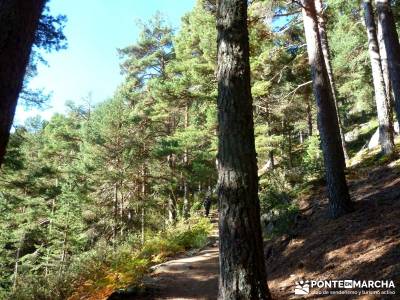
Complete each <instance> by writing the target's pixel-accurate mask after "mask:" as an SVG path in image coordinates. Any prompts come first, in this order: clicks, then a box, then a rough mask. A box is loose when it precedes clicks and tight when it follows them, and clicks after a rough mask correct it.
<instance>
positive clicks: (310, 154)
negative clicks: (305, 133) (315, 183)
mask: <svg viewBox="0 0 400 300" xmlns="http://www.w3.org/2000/svg"><path fill="white" fill-rule="evenodd" d="M305 149H306V150H305V155H304V156H303V169H304V171H305V174H307V175H308V176H310V177H311V178H312V177H314V178H315V177H319V176H321V175H322V173H323V170H324V161H323V156H322V151H321V141H320V140H319V136H317V135H314V136H312V137H311V138H309V139H308V140H307V141H306V142H305Z"/></svg>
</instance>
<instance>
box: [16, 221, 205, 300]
mask: <svg viewBox="0 0 400 300" xmlns="http://www.w3.org/2000/svg"><path fill="white" fill-rule="evenodd" d="M211 230H212V224H211V223H210V221H209V220H208V219H206V218H202V217H193V218H191V219H189V220H187V221H180V222H178V223H177V224H176V225H175V226H169V227H168V228H166V229H165V230H164V231H162V232H159V233H156V234H154V235H153V236H152V237H150V238H149V239H147V240H146V241H145V243H144V245H141V243H140V239H139V238H138V237H137V236H132V237H130V238H128V239H127V240H126V241H125V242H123V243H121V244H120V245H118V246H117V247H113V246H112V245H110V244H109V243H107V242H103V243H99V244H98V246H97V247H96V249H95V250H93V251H90V252H87V253H84V254H83V255H81V256H80V257H79V258H78V259H76V260H75V261H73V262H71V264H70V266H69V267H68V269H67V270H66V271H65V272H64V273H63V274H62V276H50V277H51V280H52V281H49V280H50V278H48V279H45V278H42V277H41V278H38V277H34V276H32V278H26V280H25V282H24V284H21V286H20V287H19V288H18V290H17V291H16V292H15V293H14V294H13V295H11V298H12V299H18V300H28V299H29V300H30V299H32V300H33V299H49V300H50V299H51V300H57V299H69V300H75V299H87V300H89V299H93V300H94V299H105V298H107V297H108V296H109V295H110V294H111V293H112V292H113V291H115V290H117V289H121V288H126V287H128V286H129V287H130V288H132V287H134V288H137V289H138V290H140V288H141V280H142V278H143V277H144V276H145V275H146V274H147V273H148V272H149V269H150V267H151V266H153V265H156V264H158V263H161V262H163V261H165V260H167V259H168V258H169V257H171V256H174V255H177V254H179V253H182V252H184V251H187V250H189V249H195V248H201V247H203V246H205V245H206V243H207V240H208V236H209V234H210V232H211ZM38 280H40V281H38Z"/></svg>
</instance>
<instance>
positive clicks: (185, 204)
mask: <svg viewBox="0 0 400 300" xmlns="http://www.w3.org/2000/svg"><path fill="white" fill-rule="evenodd" d="M184 126H185V129H187V128H188V127H189V101H186V104H185V124H184ZM183 164H184V166H185V168H187V167H188V164H189V153H188V149H187V148H185V150H184V154H183ZM189 211H190V204H189V187H188V181H187V174H186V173H184V174H183V217H184V218H185V219H188V218H189Z"/></svg>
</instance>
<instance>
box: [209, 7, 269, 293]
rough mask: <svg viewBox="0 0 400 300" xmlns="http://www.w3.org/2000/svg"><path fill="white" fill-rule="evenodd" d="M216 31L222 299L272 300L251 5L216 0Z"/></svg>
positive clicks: (220, 285)
mask: <svg viewBox="0 0 400 300" xmlns="http://www.w3.org/2000/svg"><path fill="white" fill-rule="evenodd" d="M217 28H218V123H219V132H218V137H219V142H218V185H219V188H218V199H219V232H220V245H219V249H220V280H219V296H218V297H219V299H270V294H269V290H268V286H267V281H266V272H265V261H264V253H263V242H262V236H261V225H260V204H259V199H258V178H257V160H256V152H255V144H254V125H253V111H252V98H251V91H250V65H249V40H248V30H247V1H244V0H220V1H218V13H217Z"/></svg>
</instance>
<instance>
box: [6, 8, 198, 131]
mask: <svg viewBox="0 0 400 300" xmlns="http://www.w3.org/2000/svg"><path fill="white" fill-rule="evenodd" d="M194 4H195V0H145V1H143V0H52V1H51V2H50V11H51V13H52V14H53V15H58V14H64V15H66V16H67V18H68V21H67V23H66V27H65V30H64V34H65V35H66V37H67V39H68V48H67V49H66V50H61V51H60V52H53V53H49V54H47V53H46V54H45V55H44V57H45V59H46V60H47V61H48V63H49V66H44V65H40V66H39V69H38V71H39V73H38V76H36V77H35V78H34V79H32V81H31V82H30V87H31V88H44V89H45V91H46V92H51V93H52V98H51V101H50V103H49V108H47V109H45V110H37V109H32V108H30V109H28V110H24V109H23V107H22V106H18V107H17V113H16V116H15V120H14V124H22V123H23V122H24V121H25V120H26V119H27V118H29V117H33V116H36V115H38V114H39V115H40V116H41V117H42V118H45V119H48V118H50V117H51V115H53V114H54V113H55V112H61V113H62V112H63V111H64V109H65V106H64V104H65V102H66V101H68V100H72V101H74V102H76V103H79V101H82V99H84V98H87V97H88V95H89V94H91V99H92V102H93V103H98V102H100V101H104V100H106V99H107V98H109V97H111V96H112V95H113V93H114V91H115V89H116V88H117V86H118V85H119V84H120V83H121V82H122V75H121V74H120V68H119V64H120V62H121V61H120V59H119V56H118V54H117V50H116V49H118V48H124V47H126V46H128V45H131V44H133V43H135V41H136V40H137V38H138V34H139V32H138V30H139V29H138V28H137V25H136V22H137V20H139V19H140V20H148V19H150V18H151V17H152V16H153V15H154V14H155V13H156V12H157V11H160V12H161V13H162V14H163V15H165V17H166V18H167V19H168V21H169V23H170V24H171V25H172V26H173V27H175V28H177V29H178V28H179V24H180V20H181V17H182V16H183V15H184V14H185V13H187V12H189V11H190V10H191V9H192V8H193V7H194Z"/></svg>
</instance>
